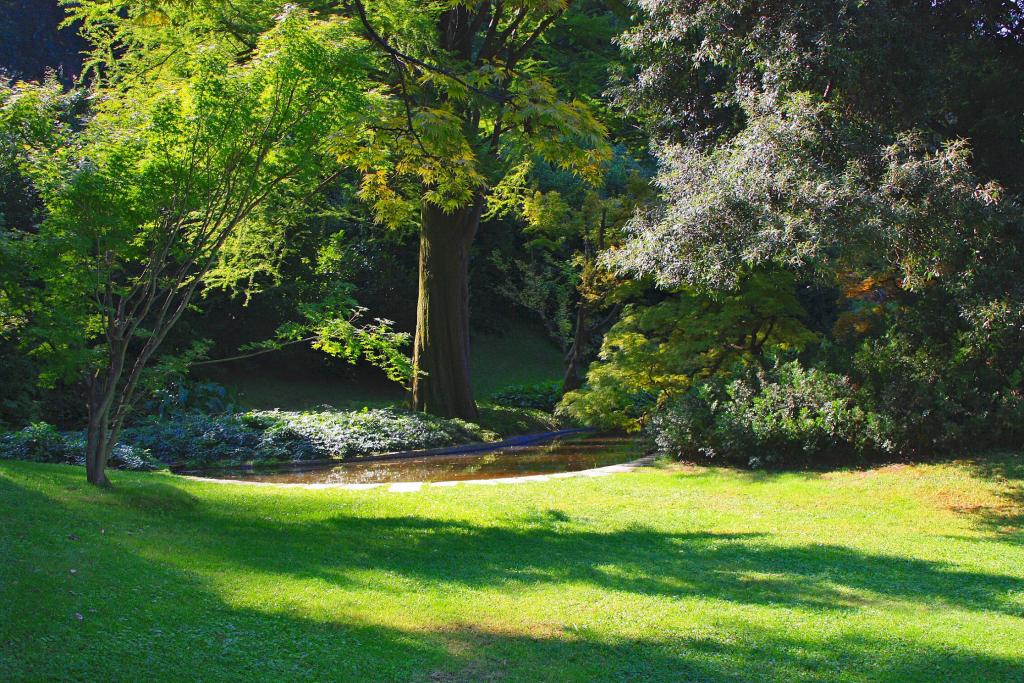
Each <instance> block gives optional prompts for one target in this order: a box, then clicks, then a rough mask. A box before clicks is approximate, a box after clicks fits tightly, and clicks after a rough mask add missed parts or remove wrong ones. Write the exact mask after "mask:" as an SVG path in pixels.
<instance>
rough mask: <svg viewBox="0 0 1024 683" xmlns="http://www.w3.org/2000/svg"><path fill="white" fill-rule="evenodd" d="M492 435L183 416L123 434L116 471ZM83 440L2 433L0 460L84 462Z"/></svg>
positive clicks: (457, 424) (332, 417)
mask: <svg viewBox="0 0 1024 683" xmlns="http://www.w3.org/2000/svg"><path fill="white" fill-rule="evenodd" d="M494 436H495V435H494V434H493V433H491V432H487V431H484V430H483V429H481V428H480V427H479V426H477V425H475V424H471V423H468V422H463V421H462V420H446V419H443V418H440V417H434V416H433V415H427V414H424V413H413V412H410V411H407V410H399V409H395V408H384V409H377V410H369V409H363V410H361V411H343V410H321V411H309V412H301V413H299V412H281V411H276V410H275V411H253V412H249V413H241V414H230V413H228V414H223V415H216V416H211V415H205V414H203V413H180V414H177V415H175V416H174V417H172V418H171V419H168V420H162V421H153V422H149V423H146V424H141V425H137V426H134V427H130V428H128V429H125V430H124V431H123V432H122V433H121V440H120V443H118V444H117V446H116V447H115V449H114V452H113V454H112V456H111V460H110V465H111V466H112V467H120V468H122V469H151V468H152V467H153V466H154V465H155V464H158V463H163V464H165V465H184V466H189V467H204V466H209V465H215V464H217V465H231V464H238V463H244V462H284V461H302V460H315V459H321V458H325V459H326V458H355V457H359V456H363V455H371V454H375V453H385V452H393V451H403V450H414V449H420V448H435V447H441V446H450V445H454V444H459V443H468V442H471V441H485V440H489V439H491V438H494ZM84 455H85V436H84V435H83V434H82V433H81V432H76V433H70V434H62V433H60V432H58V431H57V430H56V429H55V428H54V427H53V426H51V425H48V424H46V423H38V424H34V425H32V426H30V427H27V428H25V429H23V430H21V431H18V432H13V433H9V434H3V435H0V458H16V459H19V460H35V461H38V462H64V463H71V464H82V463H83V462H84Z"/></svg>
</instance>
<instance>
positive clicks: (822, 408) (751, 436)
mask: <svg viewBox="0 0 1024 683" xmlns="http://www.w3.org/2000/svg"><path fill="white" fill-rule="evenodd" d="M649 429H650V430H651V432H652V435H653V437H654V440H655V443H656V444H657V446H658V448H659V450H661V451H662V452H666V453H671V454H673V455H679V456H685V457H698V458H702V459H707V460H712V461H721V462H726V463H730V464H737V465H745V466H749V467H778V466H793V465H799V466H807V465H817V464H830V463H835V462H850V461H865V460H870V459H874V458H877V457H881V456H884V455H887V454H891V453H892V452H893V451H894V444H893V443H892V441H891V439H890V438H889V437H890V433H891V430H892V427H891V424H890V423H889V422H888V421H887V420H885V419H883V418H882V417H881V416H880V415H878V414H877V413H874V412H870V411H866V410H864V409H863V408H862V407H861V406H860V405H859V398H858V394H857V392H856V391H855V390H854V388H853V386H852V385H851V383H850V381H849V379H848V378H846V377H845V376H843V375H839V374H836V373H831V372H826V371H823V370H819V369H815V368H810V369H805V368H803V367H801V366H800V365H799V363H798V362H796V361H790V362H788V363H783V364H781V365H778V366H776V367H774V368H770V369H769V370H767V371H762V372H760V373H756V374H754V373H748V374H747V375H746V376H743V377H740V378H738V379H734V380H732V381H725V380H711V381H708V382H704V383H702V384H699V385H697V386H695V387H693V388H692V389H690V390H689V391H687V392H685V393H684V394H682V395H681V396H679V397H678V398H677V399H676V400H674V401H672V402H670V403H669V404H668V405H667V406H666V407H665V408H663V409H662V410H661V411H659V412H658V413H656V414H655V415H654V417H653V418H652V420H651V424H650V427H649Z"/></svg>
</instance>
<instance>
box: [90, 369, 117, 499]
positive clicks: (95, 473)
mask: <svg viewBox="0 0 1024 683" xmlns="http://www.w3.org/2000/svg"><path fill="white" fill-rule="evenodd" d="M94 381H95V382H96V386H95V387H94V388H93V390H92V391H90V392H89V393H90V395H89V405H88V407H89V425H88V430H87V432H86V442H85V477H86V479H87V480H88V481H89V483H90V484H96V485H97V486H109V485H110V480H109V479H107V459H108V458H109V457H110V451H111V450H112V448H113V444H111V443H110V439H109V437H110V432H109V424H110V406H109V405H106V406H104V403H105V401H104V396H103V391H102V389H101V387H100V385H99V380H94Z"/></svg>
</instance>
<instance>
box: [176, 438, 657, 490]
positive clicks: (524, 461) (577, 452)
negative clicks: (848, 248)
mask: <svg viewBox="0 0 1024 683" xmlns="http://www.w3.org/2000/svg"><path fill="white" fill-rule="evenodd" d="M641 455H642V453H640V452H639V450H638V448H637V446H636V442H635V441H634V440H633V439H630V438H627V437H621V436H594V435H579V434H577V435H570V436H565V437H561V438H559V439H556V440H554V441H549V442H546V443H542V444H534V445H530V446H510V447H506V448H501V449H498V450H493V451H487V452H484V453H472V454H466V455H432V456H424V457H415V458H396V459H390V460H372V461H369V462H358V461H356V462H347V463H342V464H333V463H332V464H329V465H311V466H306V467H303V466H301V465H292V466H288V467H277V468H266V467H262V468H257V469H235V470H230V469H220V470H206V471H190V472H187V474H195V475H199V476H203V477H213V478H217V479H243V480H246V481H260V482H270V483H278V484H378V483H393V482H403V481H405V482H408V481H460V480H464V479H495V478H499V477H522V476H527V475H532V474H552V473H556V472H576V471H579V470H586V469H591V468H593V467H605V466H607V465H617V464H619V463H623V462H628V461H630V460H635V459H637V458H638V457H640V456H641Z"/></svg>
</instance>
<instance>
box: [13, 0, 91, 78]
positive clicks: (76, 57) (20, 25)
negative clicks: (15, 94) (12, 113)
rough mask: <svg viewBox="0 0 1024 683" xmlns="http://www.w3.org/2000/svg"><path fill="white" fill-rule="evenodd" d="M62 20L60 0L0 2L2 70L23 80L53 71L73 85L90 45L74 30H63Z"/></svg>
mask: <svg viewBox="0 0 1024 683" xmlns="http://www.w3.org/2000/svg"><path fill="white" fill-rule="evenodd" d="M62 21H64V10H63V9H62V8H61V7H60V5H59V4H58V0H0V70H2V71H6V72H7V73H8V74H9V75H11V76H14V77H16V78H20V79H23V80H40V79H42V78H43V77H44V76H45V75H46V73H47V72H48V71H51V70H52V71H54V72H55V73H56V75H57V77H58V78H59V79H60V80H61V81H62V82H63V83H65V84H70V83H71V82H73V81H74V80H75V79H76V78H77V77H78V75H79V74H80V73H81V71H82V52H83V51H84V50H85V49H86V47H87V45H86V43H85V41H84V40H82V38H81V37H79V35H78V33H77V32H76V30H75V29H74V28H73V27H67V28H59V26H60V23H61V22H62Z"/></svg>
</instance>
